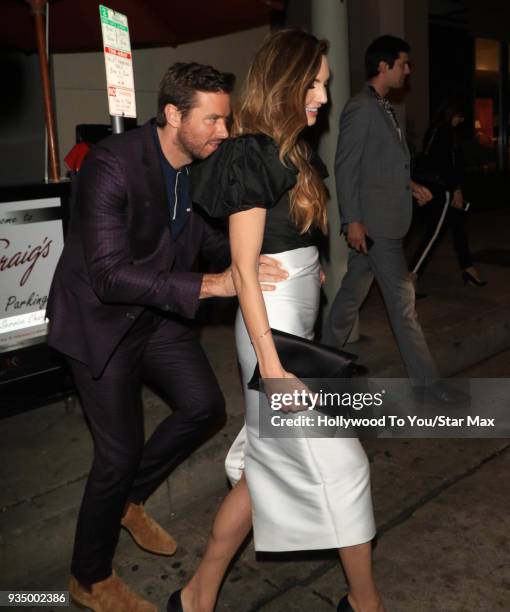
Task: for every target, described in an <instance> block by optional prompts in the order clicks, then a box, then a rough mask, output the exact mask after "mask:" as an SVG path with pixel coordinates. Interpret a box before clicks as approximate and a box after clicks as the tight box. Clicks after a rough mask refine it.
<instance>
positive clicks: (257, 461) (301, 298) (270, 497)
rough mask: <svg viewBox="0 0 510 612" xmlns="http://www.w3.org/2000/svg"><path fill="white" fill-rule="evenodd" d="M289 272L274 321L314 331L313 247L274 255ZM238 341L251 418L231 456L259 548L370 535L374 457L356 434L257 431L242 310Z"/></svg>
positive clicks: (307, 546)
mask: <svg viewBox="0 0 510 612" xmlns="http://www.w3.org/2000/svg"><path fill="white" fill-rule="evenodd" d="M271 257H274V258H275V259H278V260H279V261H280V262H281V263H282V264H283V266H284V267H285V269H286V270H287V271H288V272H289V278H288V279H287V280H285V281H283V282H280V283H278V285H277V289H276V290H275V291H272V292H265V293H264V299H265V303H266V308H267V314H268V317H269V324H270V325H271V327H273V328H274V329H279V330H281V331H285V332H288V333H291V334H295V335H297V336H302V337H305V338H312V337H313V328H314V324H315V320H316V318H317V312H318V307H319V293H320V279H319V257H318V252H317V249H316V248H315V247H306V248H301V249H295V250H292V251H285V252H283V253H277V254H271ZM236 345H237V353H238V358H239V362H240V364H241V372H242V381H243V386H244V393H245V405H246V424H245V427H243V429H242V430H241V432H240V433H239V435H238V436H237V438H236V440H235V441H234V443H233V445H232V447H231V449H230V451H229V453H228V455H227V459H226V469H227V474H228V476H229V478H230V480H231V482H232V483H235V482H237V481H238V480H239V479H240V478H241V475H242V473H243V470H244V473H245V476H246V481H247V484H248V488H249V491H250V497H251V503H252V514H253V531H254V541H255V549H256V550H258V551H268V552H282V551H292V550H317V549H325V548H340V547H342V546H351V545H354V544H362V543H364V542H368V541H370V540H371V539H372V538H373V537H374V535H375V523H374V516H373V510H372V499H371V493H370V474H369V464H368V460H367V456H366V454H365V451H364V450H363V448H362V446H361V444H360V442H359V440H357V439H354V438H317V437H314V438H259V415H258V410H259V398H258V392H256V391H251V390H249V389H247V387H246V383H247V381H248V380H249V379H250V378H251V376H252V375H253V370H254V368H255V365H256V356H255V352H254V350H253V347H252V345H251V342H250V339H249V336H248V333H247V330H246V327H245V325H244V321H243V318H242V315H241V312H240V311H239V312H238V313H237V319H236Z"/></svg>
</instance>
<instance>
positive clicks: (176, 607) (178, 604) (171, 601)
mask: <svg viewBox="0 0 510 612" xmlns="http://www.w3.org/2000/svg"><path fill="white" fill-rule="evenodd" d="M346 609H348V608H346ZM166 612H184V611H183V609H182V600H181V589H179V590H178V591H175V593H172V594H171V595H170V597H169V598H168V602H167V604H166Z"/></svg>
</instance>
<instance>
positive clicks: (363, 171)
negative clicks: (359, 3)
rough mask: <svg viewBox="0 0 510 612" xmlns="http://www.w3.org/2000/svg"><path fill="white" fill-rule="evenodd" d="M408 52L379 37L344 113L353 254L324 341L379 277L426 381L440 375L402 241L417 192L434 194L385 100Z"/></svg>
mask: <svg viewBox="0 0 510 612" xmlns="http://www.w3.org/2000/svg"><path fill="white" fill-rule="evenodd" d="M409 50H410V48H409V45H408V44H407V43H406V42H405V41H404V40H402V39H400V38H396V37H394V36H381V37H380V38H378V39H376V40H375V41H374V42H373V43H372V44H371V45H370V46H369V47H368V49H367V52H366V55H365V65H366V72H367V79H368V80H367V83H366V84H365V85H364V87H363V89H362V90H361V92H360V93H358V94H357V95H356V96H354V97H353V98H351V99H350V100H349V102H348V103H347V105H346V106H345V108H344V110H343V112H342V115H341V118H340V134H339V139H338V148H337V152H336V158H335V178H336V188H337V196H338V203H339V206H340V215H341V222H342V229H343V232H344V233H345V234H346V238H347V242H348V244H349V246H350V247H351V251H350V253H349V260H348V266H347V273H346V275H345V276H344V278H343V280H342V286H341V287H340V289H339V291H338V293H337V295H336V297H335V300H334V302H333V304H332V306H331V310H330V314H329V317H328V320H327V322H326V330H325V338H324V340H325V342H326V343H327V344H330V345H332V346H337V347H338V346H343V345H344V344H345V343H346V342H347V339H348V338H349V335H350V333H351V330H352V327H353V325H354V323H355V321H356V316H357V313H358V309H359V307H360V306H361V304H362V303H363V301H364V300H365V298H366V296H367V294H368V291H369V289H370V286H371V284H372V281H373V279H374V277H375V278H376V280H377V283H378V284H379V287H380V289H381V292H382V294H383V297H384V301H385V304H386V308H387V310H388V314H389V317H390V322H391V326H392V329H393V332H394V334H395V338H396V340H397V343H398V347H399V349H400V352H401V355H402V358H403V360H404V363H405V366H406V368H407V372H408V375H409V377H410V378H411V379H413V382H414V384H417V385H426V384H428V383H431V382H433V381H436V380H437V378H438V373H437V369H436V366H435V364H434V361H433V359H432V357H431V355H430V352H429V349H428V347H427V343H426V341H425V338H424V335H423V331H422V329H421V326H420V323H419V322H418V317H417V314H416V310H415V305H414V300H415V296H414V288H413V285H412V282H411V280H410V278H409V275H408V269H407V263H406V259H405V255H404V251H403V248H402V239H403V237H404V236H405V234H406V233H407V231H408V230H409V226H410V223H411V214H412V196H413V197H414V198H415V199H416V200H417V202H418V204H419V205H423V204H426V203H427V202H428V201H429V200H431V199H432V194H431V193H430V191H429V190H428V189H426V188H425V187H423V186H421V185H418V184H416V183H414V182H413V181H412V180H411V176H410V155H409V149H408V147H407V143H406V140H405V136H404V133H403V131H402V129H401V127H400V125H399V123H398V120H397V117H396V115H395V112H394V110H393V108H392V107H391V105H390V103H389V102H388V100H387V99H386V95H387V94H388V92H389V91H390V90H391V89H398V88H400V87H402V86H403V84H404V81H405V78H406V76H407V75H408V74H409V73H410V66H409V56H408V53H409Z"/></svg>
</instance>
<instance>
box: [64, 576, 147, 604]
mask: <svg viewBox="0 0 510 612" xmlns="http://www.w3.org/2000/svg"><path fill="white" fill-rule="evenodd" d="M69 594H70V595H71V597H72V599H73V600H74V602H75V603H77V604H78V605H80V606H84V607H85V608H90V609H91V610H94V612H157V610H158V609H157V608H156V606H154V605H153V604H151V603H149V602H148V601H146V600H145V599H142V598H141V597H140V596H139V595H137V594H136V593H134V592H133V591H132V590H131V589H130V588H129V587H128V585H127V584H126V583H125V582H123V581H122V580H121V579H120V578H119V577H118V576H117V574H116V573H115V572H113V573H112V575H111V576H109V577H108V578H106V580H101V582H95V583H94V584H93V585H92V586H91V587H90V589H87V588H85V587H84V586H82V585H81V584H80V583H79V582H78V581H77V580H76V578H75V577H74V576H71V579H70V580H69Z"/></svg>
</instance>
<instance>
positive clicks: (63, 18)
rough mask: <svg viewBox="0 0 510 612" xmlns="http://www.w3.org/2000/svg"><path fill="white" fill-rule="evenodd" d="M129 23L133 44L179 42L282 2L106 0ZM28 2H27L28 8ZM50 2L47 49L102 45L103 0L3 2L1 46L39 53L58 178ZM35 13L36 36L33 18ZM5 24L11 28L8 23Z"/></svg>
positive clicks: (246, 22) (232, 25)
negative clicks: (50, 60)
mask: <svg viewBox="0 0 510 612" xmlns="http://www.w3.org/2000/svg"><path fill="white" fill-rule="evenodd" d="M103 1H104V4H105V6H107V7H108V8H111V9H113V10H115V11H118V12H120V13H123V14H124V15H126V16H127V18H128V21H129V33H130V38H131V46H132V47H134V48H140V47H155V46H169V45H170V46H176V45H178V44H182V43H184V42H189V41H192V40H199V39H201V38H208V37H211V36H218V35H221V34H226V33H229V32H234V31H237V30H242V29H245V28H249V27H255V26H257V25H262V24H265V23H268V22H269V21H270V19H271V14H272V13H273V12H274V11H282V10H283V9H284V5H285V1H284V0H242V2H241V1H240V0H214V2H204V1H203V0H188V1H187V2H186V1H185V2H182V1H170V0H143V1H141V0H103ZM27 4H28V5H30V7H29V6H27ZM47 4H49V7H50V8H49V49H50V52H52V53H62V52H74V51H99V50H100V49H102V47H103V44H102V37H101V26H100V21H99V8H98V6H99V4H101V2H100V1H99V0H49V1H48V0H2V11H1V13H2V21H3V24H4V28H2V32H1V34H0V46H1V47H4V48H5V47H7V48H9V49H18V50H21V51H25V52H32V51H35V50H36V49H37V51H38V53H39V61H40V69H41V78H42V84H43V95H44V106H45V119H46V127H47V131H48V143H49V153H50V176H51V180H52V181H58V180H59V176H60V173H59V169H58V155H57V145H56V139H55V127H54V119H53V110H52V101H51V94H50V82H49V76H48V59H47V57H46V40H45V30H44V15H45V11H46V5H47ZM30 8H31V9H32V13H33V15H34V16H35V26H36V36H34V25H33V23H32V19H31V17H30ZM5 26H7V27H5Z"/></svg>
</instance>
